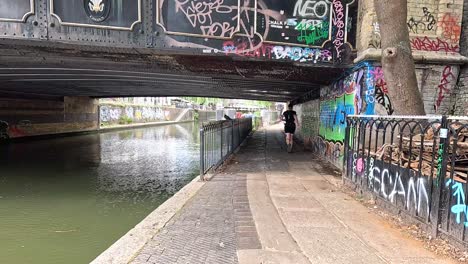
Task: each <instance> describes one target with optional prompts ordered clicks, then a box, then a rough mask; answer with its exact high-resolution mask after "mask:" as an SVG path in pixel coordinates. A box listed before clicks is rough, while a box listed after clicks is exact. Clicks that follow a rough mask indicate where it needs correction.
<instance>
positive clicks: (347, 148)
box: [341, 114, 350, 183]
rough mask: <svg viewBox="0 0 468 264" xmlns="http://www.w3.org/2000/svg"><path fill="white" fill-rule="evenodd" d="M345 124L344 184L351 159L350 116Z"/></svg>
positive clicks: (346, 117)
mask: <svg viewBox="0 0 468 264" xmlns="http://www.w3.org/2000/svg"><path fill="white" fill-rule="evenodd" d="M345 122H346V129H345V138H344V155H343V171H342V173H341V178H342V179H341V180H342V182H343V183H344V182H345V176H346V177H347V176H348V159H349V156H348V155H349V153H348V151H349V137H350V134H349V131H350V128H349V124H350V122H348V115H347V114H345Z"/></svg>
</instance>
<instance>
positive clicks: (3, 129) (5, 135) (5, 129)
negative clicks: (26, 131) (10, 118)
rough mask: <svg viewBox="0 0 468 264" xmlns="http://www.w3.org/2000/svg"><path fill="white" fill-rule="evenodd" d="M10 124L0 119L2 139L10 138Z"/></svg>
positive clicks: (0, 138) (0, 137) (0, 135)
mask: <svg viewBox="0 0 468 264" xmlns="http://www.w3.org/2000/svg"><path fill="white" fill-rule="evenodd" d="M8 129H9V125H8V123H7V122H5V121H1V120H0V140H5V139H9V138H10V135H9V134H8Z"/></svg>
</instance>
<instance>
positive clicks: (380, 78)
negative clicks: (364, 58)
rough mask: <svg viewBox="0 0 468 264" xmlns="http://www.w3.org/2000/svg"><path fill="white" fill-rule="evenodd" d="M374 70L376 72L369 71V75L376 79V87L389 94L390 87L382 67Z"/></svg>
mask: <svg viewBox="0 0 468 264" xmlns="http://www.w3.org/2000/svg"><path fill="white" fill-rule="evenodd" d="M374 69H375V70H369V73H370V74H371V75H372V76H373V78H374V82H375V86H376V87H378V88H380V89H381V90H382V92H383V93H385V94H388V87H387V83H386V82H385V79H384V73H383V71H382V67H375V68H374Z"/></svg>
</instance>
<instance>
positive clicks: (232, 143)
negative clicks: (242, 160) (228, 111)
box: [231, 120, 235, 153]
mask: <svg viewBox="0 0 468 264" xmlns="http://www.w3.org/2000/svg"><path fill="white" fill-rule="evenodd" d="M234 122H235V121H234V120H232V121H231V153H233V152H234Z"/></svg>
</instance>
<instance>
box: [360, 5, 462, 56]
mask: <svg viewBox="0 0 468 264" xmlns="http://www.w3.org/2000/svg"><path fill="white" fill-rule="evenodd" d="M462 10H463V0H408V17H407V24H408V30H409V32H410V39H411V45H412V48H413V51H424V52H437V53H441V54H444V55H446V54H448V53H458V52H459V45H460V38H461V36H460V33H461V24H462V17H463V14H462ZM358 28H360V30H359V32H358V39H357V48H358V50H359V51H364V50H366V49H368V48H377V49H379V48H380V47H381V46H380V28H379V25H378V22H377V16H376V14H375V10H374V6H373V0H362V1H360V10H359V21H358Z"/></svg>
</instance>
